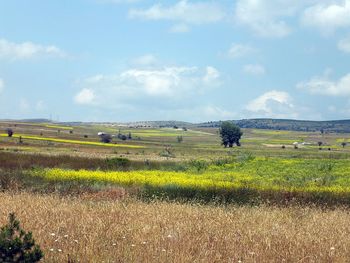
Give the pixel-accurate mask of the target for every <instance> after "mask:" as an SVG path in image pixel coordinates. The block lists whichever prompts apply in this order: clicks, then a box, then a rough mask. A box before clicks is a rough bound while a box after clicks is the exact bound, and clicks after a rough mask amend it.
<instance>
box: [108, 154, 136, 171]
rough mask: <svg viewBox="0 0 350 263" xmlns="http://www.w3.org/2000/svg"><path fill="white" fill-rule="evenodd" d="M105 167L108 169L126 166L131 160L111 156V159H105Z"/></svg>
mask: <svg viewBox="0 0 350 263" xmlns="http://www.w3.org/2000/svg"><path fill="white" fill-rule="evenodd" d="M106 163H107V167H108V168H110V169H113V168H128V167H130V165H131V162H130V160H129V159H127V158H121V157H117V158H111V159H106Z"/></svg>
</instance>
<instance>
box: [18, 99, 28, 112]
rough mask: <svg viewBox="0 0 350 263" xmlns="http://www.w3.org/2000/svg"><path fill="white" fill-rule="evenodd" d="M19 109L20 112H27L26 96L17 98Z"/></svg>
mask: <svg viewBox="0 0 350 263" xmlns="http://www.w3.org/2000/svg"><path fill="white" fill-rule="evenodd" d="M19 109H20V111H22V112H28V111H29V110H30V105H29V102H28V100H27V99H26V98H21V99H20V100H19Z"/></svg>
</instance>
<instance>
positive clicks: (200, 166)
mask: <svg viewBox="0 0 350 263" xmlns="http://www.w3.org/2000/svg"><path fill="white" fill-rule="evenodd" d="M189 165H190V167H193V168H194V169H195V170H196V171H197V172H203V171H205V170H206V169H207V168H208V166H209V164H208V163H207V162H206V161H205V160H191V161H190V162H189Z"/></svg>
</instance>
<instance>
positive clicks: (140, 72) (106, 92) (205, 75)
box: [75, 66, 220, 108]
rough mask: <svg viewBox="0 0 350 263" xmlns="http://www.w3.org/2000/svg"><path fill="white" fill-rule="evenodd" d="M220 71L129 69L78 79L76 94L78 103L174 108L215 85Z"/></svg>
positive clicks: (166, 68) (210, 69) (192, 68)
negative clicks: (79, 87)
mask: <svg viewBox="0 0 350 263" xmlns="http://www.w3.org/2000/svg"><path fill="white" fill-rule="evenodd" d="M219 76H220V73H219V71H218V70H217V69H215V68H214V67H210V66H208V67H207V68H205V69H199V68H197V67H162V68H152V69H140V68H132V69H129V70H126V71H124V72H121V73H119V74H114V75H102V74H100V75H96V76H93V77H90V78H87V79H84V80H81V81H79V82H78V85H79V86H82V89H81V90H80V92H79V93H78V94H77V95H76V96H75V101H76V102H77V103H80V104H91V105H94V106H97V107H107V108H114V107H117V106H120V105H124V106H125V105H140V107H141V106H142V105H145V104H149V105H150V106H152V107H158V106H159V107H158V108H161V107H165V108H168V107H176V105H179V104H185V103H187V102H190V103H193V98H194V97H195V96H199V95H201V94H203V93H204V92H205V91H206V90H209V89H211V88H213V87H217V86H218V83H219V80H218V79H219Z"/></svg>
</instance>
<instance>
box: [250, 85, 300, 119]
mask: <svg viewBox="0 0 350 263" xmlns="http://www.w3.org/2000/svg"><path fill="white" fill-rule="evenodd" d="M246 110H248V111H249V112H250V113H253V114H254V116H255V117H271V118H297V117H298V113H297V111H296V108H295V106H294V105H293V99H292V97H291V96H290V95H289V94H288V93H287V92H285V91H277V90H272V91H269V92H266V93H264V94H263V95H261V96H259V97H257V98H256V99H254V100H252V101H251V102H249V103H248V105H247V106H246Z"/></svg>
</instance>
